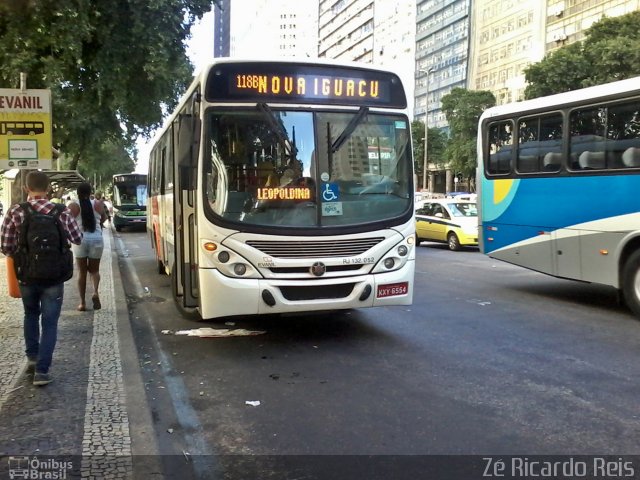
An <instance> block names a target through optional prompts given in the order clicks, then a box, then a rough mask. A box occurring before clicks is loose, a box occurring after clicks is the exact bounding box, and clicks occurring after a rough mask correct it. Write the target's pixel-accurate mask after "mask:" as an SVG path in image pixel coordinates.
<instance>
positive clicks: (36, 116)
mask: <svg viewBox="0 0 640 480" xmlns="http://www.w3.org/2000/svg"><path fill="white" fill-rule="evenodd" d="M51 123H52V122H51V91H50V90H18V89H8V88H0V169H10V168H28V169H50V168H51V165H52V160H53V159H52V152H53V149H52V147H53V141H52V135H51Z"/></svg>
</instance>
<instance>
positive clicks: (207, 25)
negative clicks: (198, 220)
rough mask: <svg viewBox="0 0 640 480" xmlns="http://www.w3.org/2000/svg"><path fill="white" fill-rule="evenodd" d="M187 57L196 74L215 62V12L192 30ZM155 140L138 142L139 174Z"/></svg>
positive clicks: (147, 160) (210, 13) (207, 15)
mask: <svg viewBox="0 0 640 480" xmlns="http://www.w3.org/2000/svg"><path fill="white" fill-rule="evenodd" d="M187 55H188V56H189V58H190V59H191V63H193V65H194V73H195V72H197V71H198V70H200V69H201V68H202V67H204V66H205V65H206V64H207V63H209V62H211V61H212V60H213V12H209V13H207V14H205V15H204V16H203V17H202V19H201V20H200V21H199V22H198V23H196V24H194V26H193V27H192V28H191V39H190V40H189V41H188V42H187ZM154 139H155V135H152V136H151V137H150V138H149V139H148V140H146V139H140V140H138V142H137V144H136V145H137V147H138V156H137V157H136V170H135V171H136V172H137V173H147V170H148V167H149V152H150V150H151V146H152V144H153V141H154Z"/></svg>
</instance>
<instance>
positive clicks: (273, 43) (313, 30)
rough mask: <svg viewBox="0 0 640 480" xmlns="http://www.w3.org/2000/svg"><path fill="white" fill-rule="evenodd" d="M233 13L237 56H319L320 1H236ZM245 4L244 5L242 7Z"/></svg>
mask: <svg viewBox="0 0 640 480" xmlns="http://www.w3.org/2000/svg"><path fill="white" fill-rule="evenodd" d="M236 2H237V3H234V5H236V9H234V10H233V11H232V13H231V22H230V24H231V49H230V53H231V55H232V56H234V57H244V58H282V57H316V56H317V45H318V44H317V42H318V40H317V38H318V37H317V31H318V26H317V25H318V23H317V21H318V20H317V19H318V2H317V0H297V1H295V2H292V1H290V0H243V1H242V2H241V3H240V2H239V1H238V0H236ZM240 5H241V7H240V8H238V7H239V6H240Z"/></svg>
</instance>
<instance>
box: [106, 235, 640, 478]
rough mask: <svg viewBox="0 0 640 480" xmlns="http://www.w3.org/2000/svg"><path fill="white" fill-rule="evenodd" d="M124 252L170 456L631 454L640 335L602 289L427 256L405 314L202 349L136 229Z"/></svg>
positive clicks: (471, 254) (637, 429)
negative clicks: (189, 333) (186, 332)
mask: <svg viewBox="0 0 640 480" xmlns="http://www.w3.org/2000/svg"><path fill="white" fill-rule="evenodd" d="M117 242H119V250H120V251H119V255H120V257H121V261H120V267H121V270H122V274H123V281H124V282H125V283H126V285H125V291H127V292H128V302H129V308H130V316H131V321H132V327H133V331H134V335H135V337H136V342H137V347H138V352H139V355H140V365H141V368H142V375H143V378H144V381H145V386H146V395H147V399H148V401H149V404H150V406H151V409H152V415H153V419H154V422H155V426H156V432H157V435H158V439H159V445H160V449H161V451H162V452H163V453H166V454H173V455H185V454H186V455H196V456H197V455H209V457H207V458H208V460H207V462H214V463H215V462H220V461H221V459H225V458H226V459H228V458H235V459H236V460H237V459H238V458H245V457H229V456H230V455H264V456H265V457H264V458H274V457H272V456H283V457H279V458H298V459H300V458H314V459H316V460H317V459H318V458H332V457H317V456H318V455H327V456H345V455H354V456H362V455H391V456H393V455H459V454H474V455H523V454H525V455H536V454H539V455H588V454H593V455H596V454H597V455H604V454H608V455H623V454H639V453H640V447H639V445H640V443H639V440H640V408H638V398H640V374H639V369H638V354H639V352H640V321H638V320H637V319H635V318H634V317H633V316H632V315H631V314H630V313H629V312H628V311H627V310H626V308H624V307H622V306H619V305H618V303H617V298H616V293H615V291H614V290H612V289H610V288H605V287H600V286H596V285H589V284H581V283H576V282H570V281H565V280H559V279H554V278H552V277H548V276H544V275H541V274H537V273H535V272H530V271H528V270H525V269H521V268H518V267H514V266H510V265H507V264H504V263H499V262H497V261H494V260H492V259H490V258H488V257H486V256H483V255H482V254H480V253H479V252H478V251H477V250H465V251H461V252H450V251H448V250H447V249H446V247H445V246H439V245H435V244H428V243H425V244H423V245H422V246H420V247H418V252H417V263H416V288H415V296H414V305H413V306H411V307H393V308H381V309H370V310H354V311H350V312H345V313H335V314H326V315H303V316H299V315H296V316H283V317H257V318H233V319H229V320H231V321H233V322H234V325H233V328H246V329H250V330H259V331H264V332H265V333H264V334H261V335H256V336H246V337H235V338H199V337H190V336H184V335H175V334H174V333H173V332H175V331H178V330H184V329H195V328H199V327H213V328H228V327H229V326H225V324H224V321H222V322H202V323H195V322H192V321H189V320H185V319H183V318H181V317H180V316H179V314H178V313H177V311H176V309H175V307H174V306H173V303H172V299H171V297H170V290H169V278H168V277H163V276H159V275H158V274H157V273H156V266H155V261H154V259H153V258H152V256H151V255H152V252H151V250H150V248H149V245H148V240H147V237H146V234H145V233H140V232H123V233H121V234H119V240H117ZM167 330H169V331H170V332H169V333H167V332H165V333H162V332H163V331H167ZM248 401H249V402H260V403H259V405H257V406H253V405H249V404H247V403H246V402H248ZM286 456H313V457H286ZM202 458H205V457H202ZM356 458H357V457H356ZM322 463H323V462H320V464H322ZM210 467H211V465H200V466H198V465H197V464H196V466H195V476H202V477H203V478H204V476H203V475H202V471H204V470H206V469H207V468H210ZM199 468H200V469H201V471H200V472H198V469H199ZM281 478H283V477H281ZM301 478H307V477H301Z"/></svg>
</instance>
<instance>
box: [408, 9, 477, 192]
mask: <svg viewBox="0 0 640 480" xmlns="http://www.w3.org/2000/svg"><path fill="white" fill-rule="evenodd" d="M416 7H417V14H416V51H415V72H416V86H415V98H414V102H415V103H414V112H415V114H414V115H415V118H416V119H419V120H422V121H423V122H425V120H426V122H425V123H426V125H425V126H427V127H428V128H441V129H446V128H447V126H448V124H447V119H446V117H445V115H444V113H443V112H442V97H443V96H444V95H446V94H448V93H450V92H451V90H452V89H454V88H467V78H468V66H469V58H470V53H469V34H470V28H471V27H470V25H471V0H418V2H417V5H416ZM419 160H420V159H418V161H419ZM423 160H424V159H423ZM426 167H427V168H426V170H427V172H426V174H427V175H428V177H427V181H426V182H425V181H424V179H423V180H422V181H421V184H424V183H426V185H427V190H428V191H429V192H438V193H446V192H450V191H453V190H454V180H455V176H454V173H455V172H452V171H451V170H450V169H449V168H446V167H444V168H442V167H439V166H438V165H436V164H434V163H433V162H429V164H428V165H427V166H426Z"/></svg>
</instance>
